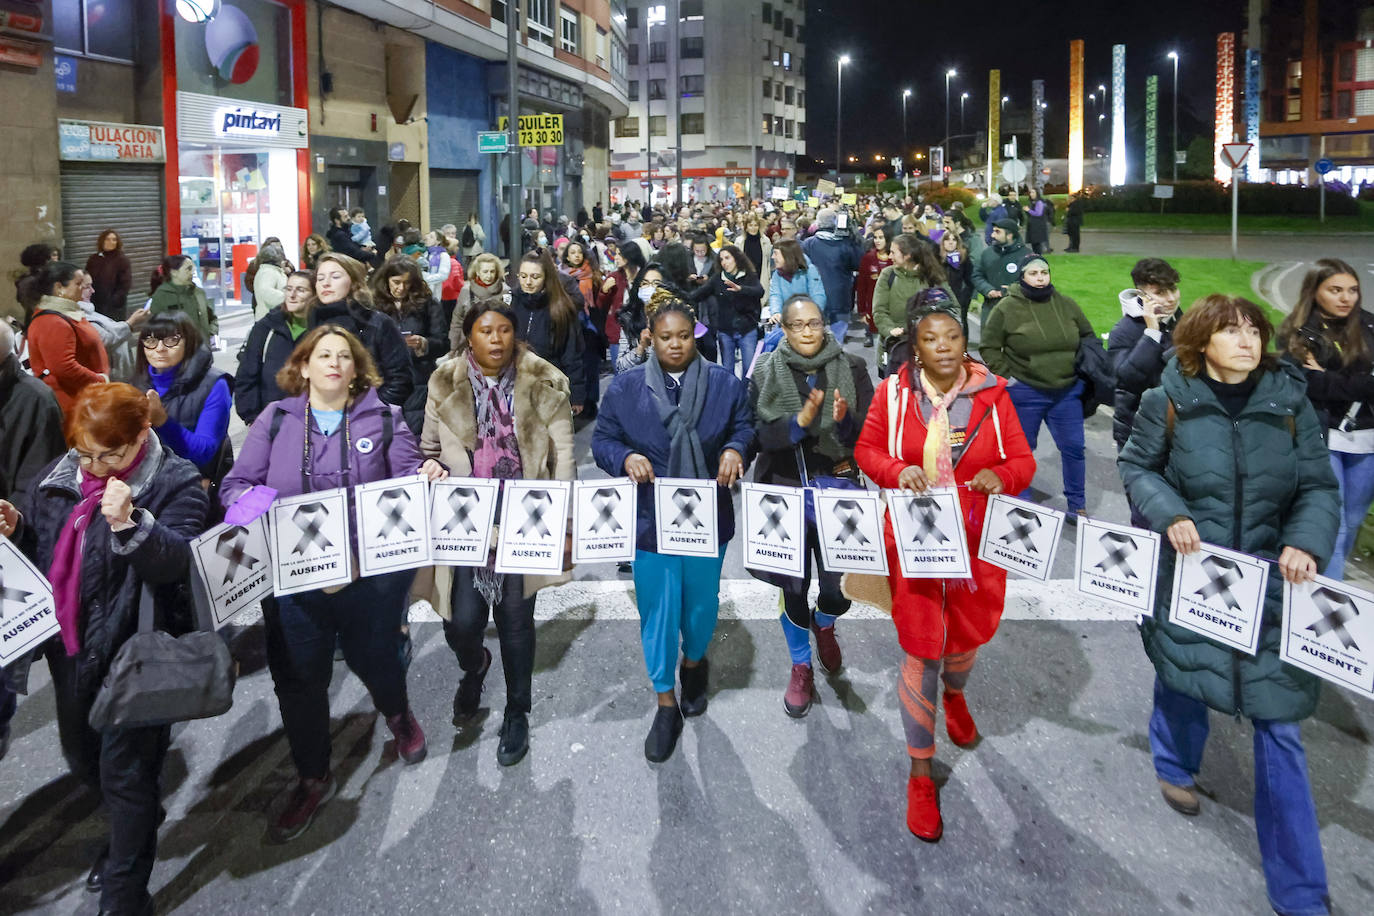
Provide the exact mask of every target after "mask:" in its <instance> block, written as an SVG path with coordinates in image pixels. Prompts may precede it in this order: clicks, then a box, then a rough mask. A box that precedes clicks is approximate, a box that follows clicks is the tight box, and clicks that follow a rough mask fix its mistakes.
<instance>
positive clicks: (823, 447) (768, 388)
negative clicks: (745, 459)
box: [754, 329, 858, 461]
mask: <svg viewBox="0 0 1374 916" xmlns="http://www.w3.org/2000/svg"><path fill="white" fill-rule="evenodd" d="M792 369H799V370H801V371H802V372H803V373H805V374H806V375H815V374H816V373H817V372H818V371H819V370H821V369H824V370H825V381H826V392H825V400H823V401H821V406H820V409H819V410H818V411H817V412H816V419H817V420H818V421H819V422H820V427H819V432H818V433H817V435H818V437H819V439H820V444H819V445H818V446H817V449H816V450H817V451H819V452H820V453H821V454H822V455H825V456H826V457H827V458H831V459H834V460H835V461H840V460H842V459H844V458H847V457H849V455H850V449H847V448H845V447H844V445H843V444H842V443H841V442H840V440H839V438H837V437H836V435H835V389H836V388H838V389H839V391H840V396H841V397H843V398H844V399H845V400H846V401H848V402H849V409H850V410H857V409H858V404H857V403H855V402H856V401H857V400H858V395H857V393H856V392H855V390H854V373H853V372H851V371H850V369H849V361H848V360H847V359H846V358H845V354H844V350H843V348H841V347H840V343H839V341H837V340H836V339H835V335H834V334H832V333H831V332H830V331H829V330H828V329H827V330H826V332H825V342H824V343H822V344H821V348H820V349H819V350H817V351H816V354H815V355H814V356H802V355H801V354H800V353H798V352H797V351H796V350H793V349H792V345H791V344H789V343H788V342H787V338H786V337H784V338H783V339H782V341H781V342H780V343H779V344H778V348H777V349H776V350H774V351H773V355H772V356H771V357H769V358H766V359H760V360H759V361H758V362H757V363H755V364H754V383H755V384H756V385H758V386H759V398H758V406H757V407H756V408H755V409H754V412H755V414H757V416H758V418H759V419H760V420H762V421H763V422H765V423H772V422H775V421H777V420H783V419H787V418H790V417H794V416H796V415H797V413H798V412H800V411H801V409H802V394H801V392H800V391H798V390H797V383H796V382H795V381H794V380H793V378H792V372H791V370H792Z"/></svg>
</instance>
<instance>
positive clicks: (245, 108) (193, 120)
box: [177, 92, 310, 149]
mask: <svg viewBox="0 0 1374 916" xmlns="http://www.w3.org/2000/svg"><path fill="white" fill-rule="evenodd" d="M309 125H310V113H309V112H307V111H306V110H305V109H304V108H287V107H284V106H282V105H268V104H266V103H264V102H245V101H242V100H240V99H230V98H224V97H222V96H216V95H201V94H199V93H195V92H178V93H177V139H178V140H184V141H190V142H192V143H213V144H219V145H224V146H256V147H271V148H274V149H305V148H306V147H308V146H309V145H310V136H309V134H310V131H309Z"/></svg>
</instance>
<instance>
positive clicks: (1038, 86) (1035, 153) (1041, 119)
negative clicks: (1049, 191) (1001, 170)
mask: <svg viewBox="0 0 1374 916" xmlns="http://www.w3.org/2000/svg"><path fill="white" fill-rule="evenodd" d="M1044 167H1045V81H1044V80H1031V167H1030V175H1028V176H1027V179H1028V180H1027V181H1026V187H1027V188H1042V187H1044V184H1045V182H1044V180H1043V177H1042V175H1041V173H1040V170H1041V169H1043V168H1044Z"/></svg>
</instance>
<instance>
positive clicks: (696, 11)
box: [678, 0, 705, 20]
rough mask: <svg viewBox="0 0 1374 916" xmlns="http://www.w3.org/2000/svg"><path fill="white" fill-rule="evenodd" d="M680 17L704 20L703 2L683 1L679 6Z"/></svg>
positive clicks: (698, 0)
mask: <svg viewBox="0 0 1374 916" xmlns="http://www.w3.org/2000/svg"><path fill="white" fill-rule="evenodd" d="M678 16H679V17H680V18H682V19H688V20H691V19H704V18H705V16H704V15H703V12H702V0H682V2H681V3H680V4H679V5H678Z"/></svg>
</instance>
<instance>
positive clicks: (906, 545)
mask: <svg viewBox="0 0 1374 916" xmlns="http://www.w3.org/2000/svg"><path fill="white" fill-rule="evenodd" d="M887 509H888V514H889V516H890V517H891V519H892V538H893V540H895V541H896V542H897V559H898V562H899V563H900V564H901V568H902V575H903V576H905V577H906V578H908V579H967V578H969V577H970V576H971V575H972V572H971V567H972V564H971V563H970V561H969V555H968V538H967V537H966V535H965V534H964V521H963V516H962V514H961V512H960V508H959V494H958V492H957V491H956V490H955V489H954V488H953V487H943V488H939V487H936V488H931V489H929V490H926V491H925V492H924V493H921V494H915V493H908V492H906V491H904V490H888V491H887Z"/></svg>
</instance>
